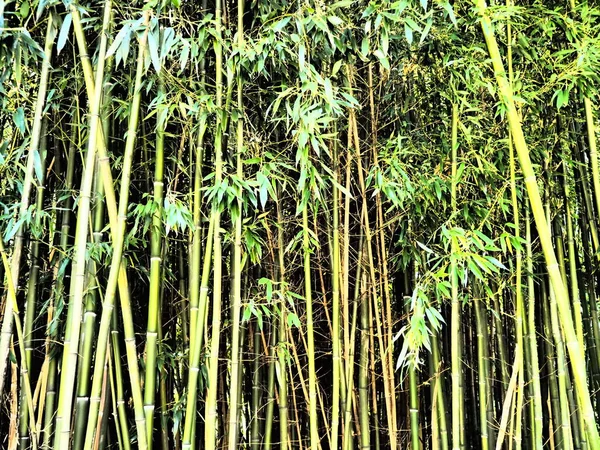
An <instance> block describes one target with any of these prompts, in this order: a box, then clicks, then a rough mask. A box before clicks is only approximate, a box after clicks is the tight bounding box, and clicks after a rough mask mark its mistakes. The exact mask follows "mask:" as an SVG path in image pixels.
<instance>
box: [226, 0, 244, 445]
mask: <svg viewBox="0 0 600 450" xmlns="http://www.w3.org/2000/svg"><path fill="white" fill-rule="evenodd" d="M237 7H238V11H237V14H238V29H237V45H238V51H239V52H240V59H241V58H242V55H243V54H244V0H238V2H237ZM240 63H241V61H240ZM237 69H238V73H237V103H238V105H237V106H238V119H237V152H236V153H237V154H236V175H237V177H238V179H239V180H242V179H243V171H242V153H243V151H244V104H243V87H242V65H241V64H238V67H237ZM242 208H243V203H242V199H241V198H238V199H237V212H236V214H235V215H233V216H234V217H235V219H234V244H233V267H232V270H233V281H232V288H231V291H232V292H231V310H232V324H231V382H230V384H229V431H228V432H229V437H228V441H227V447H228V448H229V449H232V450H233V449H235V448H236V446H237V436H238V415H239V413H238V404H237V401H238V397H239V394H238V389H239V384H240V383H239V379H238V376H239V369H238V366H239V348H240V312H241V309H242V212H243V211H242Z"/></svg>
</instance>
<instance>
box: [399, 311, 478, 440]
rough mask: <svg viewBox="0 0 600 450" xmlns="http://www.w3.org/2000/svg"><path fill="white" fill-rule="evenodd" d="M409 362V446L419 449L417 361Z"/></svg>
mask: <svg viewBox="0 0 600 450" xmlns="http://www.w3.org/2000/svg"><path fill="white" fill-rule="evenodd" d="M406 312H407V313H410V304H407V305H406ZM409 364H410V365H409V367H408V393H409V408H410V409H409V411H410V448H411V450H420V448H421V440H420V436H419V434H420V432H419V431H420V430H419V387H418V380H417V367H416V365H417V363H416V361H410V362H409ZM482 450H486V449H482Z"/></svg>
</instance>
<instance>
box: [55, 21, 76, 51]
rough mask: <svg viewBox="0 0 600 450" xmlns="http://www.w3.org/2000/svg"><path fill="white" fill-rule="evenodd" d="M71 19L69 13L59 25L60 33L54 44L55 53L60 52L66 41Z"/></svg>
mask: <svg viewBox="0 0 600 450" xmlns="http://www.w3.org/2000/svg"><path fill="white" fill-rule="evenodd" d="M72 21H73V17H72V16H71V13H69V14H67V15H66V16H65V18H64V20H63V23H62V25H61V27H60V33H59V34H58V42H57V44H56V53H57V54H59V53H60V51H61V50H62V49H63V48H64V47H65V44H66V43H67V39H68V37H69V31H70V30H71V23H72Z"/></svg>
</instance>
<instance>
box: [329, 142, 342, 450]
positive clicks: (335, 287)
mask: <svg viewBox="0 0 600 450" xmlns="http://www.w3.org/2000/svg"><path fill="white" fill-rule="evenodd" d="M338 158H339V157H338V149H337V141H336V143H334V146H333V180H334V183H333V224H332V228H333V229H332V238H331V240H332V260H331V296H332V300H331V302H332V312H331V315H332V318H331V327H332V334H331V340H332V347H333V348H332V364H333V388H332V389H333V391H332V399H331V401H332V405H331V448H339V444H338V440H339V432H338V429H339V423H340V420H339V419H340V378H341V377H342V375H341V368H342V360H341V351H340V341H341V337H340V276H339V275H340V270H341V267H340V232H339V226H340V225H339V191H338V188H337V184H338V165H339V160H338Z"/></svg>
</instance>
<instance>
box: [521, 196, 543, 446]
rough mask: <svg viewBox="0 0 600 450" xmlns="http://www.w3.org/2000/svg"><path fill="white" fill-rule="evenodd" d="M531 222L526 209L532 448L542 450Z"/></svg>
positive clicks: (541, 417)
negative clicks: (532, 405)
mask: <svg viewBox="0 0 600 450" xmlns="http://www.w3.org/2000/svg"><path fill="white" fill-rule="evenodd" d="M530 224H531V222H530V219H529V208H527V209H526V217H525V240H526V247H527V298H528V308H527V317H528V331H529V335H528V337H527V339H528V341H529V349H530V353H531V373H532V385H533V404H534V424H533V427H532V428H533V430H534V431H533V444H534V445H533V448H534V449H535V450H542V446H543V440H542V432H543V421H544V416H543V412H542V388H541V385H540V370H539V362H538V349H537V332H536V326H535V317H536V310H535V287H534V280H533V251H532V244H531V225H530Z"/></svg>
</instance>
